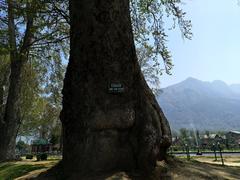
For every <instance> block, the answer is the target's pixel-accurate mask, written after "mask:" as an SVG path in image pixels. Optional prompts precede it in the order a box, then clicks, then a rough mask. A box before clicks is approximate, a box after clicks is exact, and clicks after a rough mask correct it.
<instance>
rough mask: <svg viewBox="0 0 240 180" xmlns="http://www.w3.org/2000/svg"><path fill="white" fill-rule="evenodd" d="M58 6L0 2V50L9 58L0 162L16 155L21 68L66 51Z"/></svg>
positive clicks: (53, 3)
mask: <svg viewBox="0 0 240 180" xmlns="http://www.w3.org/2000/svg"><path fill="white" fill-rule="evenodd" d="M59 6H61V2H60V1H51V2H48V1H42V0H33V1H28V0H23V1H13V0H3V1H0V10H1V14H0V27H1V29H0V35H1V37H0V51H1V53H4V54H8V55H9V59H10V77H9V87H8V93H7V100H6V104H5V107H4V112H3V113H2V114H3V116H2V120H1V121H0V146H1V148H0V161H4V160H11V159H14V156H15V145H16V142H15V139H16V135H17V131H18V129H19V125H20V122H21V110H20V104H21V88H22V82H23V81H22V77H23V76H22V74H23V69H24V66H25V65H26V64H27V62H28V60H29V58H33V57H37V58H38V60H39V61H41V60H43V58H44V61H43V62H45V63H46V62H48V61H46V60H47V59H49V58H50V59H51V55H52V54H54V53H56V52H58V53H61V52H63V53H62V54H64V52H65V50H66V49H67V48H68V46H64V44H65V42H66V41H67V40H68V36H69V35H68V28H67V27H68V24H67V23H66V20H65V19H64V18H63V16H62V15H59V13H58V12H56V9H57V7H59ZM65 40H66V41H65ZM49 47H51V48H49ZM46 57H47V58H46Z"/></svg>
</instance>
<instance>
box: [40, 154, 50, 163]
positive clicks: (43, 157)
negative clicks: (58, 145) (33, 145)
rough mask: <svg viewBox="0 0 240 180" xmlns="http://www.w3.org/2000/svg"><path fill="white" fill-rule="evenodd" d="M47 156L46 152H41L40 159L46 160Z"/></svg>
mask: <svg viewBox="0 0 240 180" xmlns="http://www.w3.org/2000/svg"><path fill="white" fill-rule="evenodd" d="M47 157H48V155H47V153H43V154H41V160H43V161H44V160H47Z"/></svg>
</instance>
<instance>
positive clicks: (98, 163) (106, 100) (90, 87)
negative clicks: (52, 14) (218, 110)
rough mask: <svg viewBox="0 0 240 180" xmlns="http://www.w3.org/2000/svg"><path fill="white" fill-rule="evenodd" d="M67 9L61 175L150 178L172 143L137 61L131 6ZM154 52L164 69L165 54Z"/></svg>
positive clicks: (118, 0)
mask: <svg viewBox="0 0 240 180" xmlns="http://www.w3.org/2000/svg"><path fill="white" fill-rule="evenodd" d="M152 3H154V2H153V1H152ZM173 4H174V3H173ZM147 5H148V4H147ZM150 5H151V1H149V7H150ZM69 6H70V8H69V9H70V27H71V28H70V59H69V64H68V67H67V72H66V76H65V80H64V88H63V110H62V112H61V121H62V124H63V136H64V137H63V145H64V149H63V160H62V162H61V165H62V167H63V170H64V171H63V172H64V173H65V175H66V176H67V177H68V178H70V179H71V177H72V178H73V177H75V178H76V177H78V175H79V174H85V173H89V172H103V171H112V170H126V171H128V170H135V169H140V170H142V171H144V172H151V171H152V170H153V169H154V167H155V165H156V161H157V160H161V159H163V158H164V157H165V155H166V151H167V149H168V147H169V146H170V145H171V131H170V127H169V124H168V121H167V119H166V117H165V116H164V114H163V112H162V110H161V108H160V107H159V105H158V103H157V101H156V99H155V97H154V95H153V93H152V91H151V90H150V88H149V87H148V85H147V83H146V81H145V79H144V77H143V74H142V72H141V68H140V66H139V63H138V59H137V56H136V50H135V45H134V37H133V29H132V23H131V16H130V2H129V0H102V1H98V0H92V1H89V0H81V1H76V0H70V1H69ZM153 28H154V27H153ZM159 31H161V29H159ZM155 34H156V38H157V37H158V35H160V36H161V37H162V36H163V35H162V34H161V33H158V32H155ZM161 37H159V38H158V39H156V40H160V41H161ZM162 40H164V38H163V37H162ZM160 43H161V42H160ZM158 49H159V50H161V49H162V51H160V53H162V54H161V55H162V56H163V57H164V58H165V60H166V63H167V60H169V58H170V56H169V54H168V53H167V51H165V50H166V48H165V47H160V46H159V48H158ZM166 65H167V66H168V65H169V67H170V64H166ZM73 164H74V166H72V165H73Z"/></svg>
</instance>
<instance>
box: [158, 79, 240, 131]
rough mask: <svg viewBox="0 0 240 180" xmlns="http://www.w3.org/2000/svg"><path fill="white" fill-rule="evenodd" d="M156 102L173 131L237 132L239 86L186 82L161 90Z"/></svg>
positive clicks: (239, 123) (239, 111)
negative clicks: (189, 129) (183, 129)
mask: <svg viewBox="0 0 240 180" xmlns="http://www.w3.org/2000/svg"><path fill="white" fill-rule="evenodd" d="M157 100H158V102H159V104H160V106H161V108H162V109H163V111H164V113H165V115H166V117H167V118H168V120H169V122H170V125H171V128H172V129H173V130H179V129H180V128H191V129H199V130H240V84H235V85H230V86H228V85H227V84H226V83H224V82H223V81H219V80H217V81H213V82H204V81H200V80H198V79H194V78H188V79H186V80H184V81H182V82H180V83H178V84H175V85H172V86H169V87H167V88H164V89H162V90H161V92H160V93H159V95H158V96H157Z"/></svg>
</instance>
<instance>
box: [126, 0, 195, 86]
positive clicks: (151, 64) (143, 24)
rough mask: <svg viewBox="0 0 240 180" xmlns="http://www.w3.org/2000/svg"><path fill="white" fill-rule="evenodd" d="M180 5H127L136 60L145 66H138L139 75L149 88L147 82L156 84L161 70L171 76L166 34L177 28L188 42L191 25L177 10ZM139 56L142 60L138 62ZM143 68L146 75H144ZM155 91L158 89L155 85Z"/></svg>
mask: <svg viewBox="0 0 240 180" xmlns="http://www.w3.org/2000/svg"><path fill="white" fill-rule="evenodd" d="M181 5H182V2H181V0H131V1H130V10H131V17H132V24H133V32H134V37H135V44H136V47H137V52H138V58H139V61H140V63H141V62H142V61H144V62H146V63H141V65H143V66H142V67H143V68H142V69H143V73H144V75H145V76H146V77H147V79H148V82H150V86H151V84H152V82H151V81H152V80H153V81H156V80H157V79H158V78H159V75H161V74H162V72H163V70H164V69H165V71H166V73H167V74H171V69H172V67H173V64H172V56H171V53H170V50H169V48H168V46H167V41H168V39H167V38H168V35H167V34H168V31H169V30H171V29H174V28H176V26H177V25H178V27H179V29H180V31H181V33H182V37H183V38H186V39H191V38H192V33H191V21H189V20H186V17H185V16H186V13H185V12H184V11H183V10H182V9H181V8H180V6H181ZM169 19H170V20H171V19H172V22H173V24H172V26H171V27H170V28H168V27H167V25H166V24H167V23H166V22H169ZM143 53H144V54H145V57H144V58H143V59H142V57H143V56H142V54H143ZM160 59H162V60H163V64H164V66H161V64H162V63H161V61H160ZM146 67H147V69H148V71H146ZM163 67H164V68H163ZM151 76H153V77H151ZM149 77H151V78H152V79H151V78H149ZM149 80H150V81H149ZM156 87H158V83H157V85H156Z"/></svg>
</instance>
